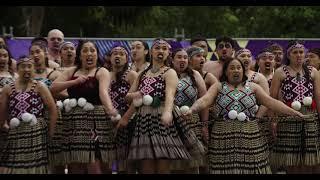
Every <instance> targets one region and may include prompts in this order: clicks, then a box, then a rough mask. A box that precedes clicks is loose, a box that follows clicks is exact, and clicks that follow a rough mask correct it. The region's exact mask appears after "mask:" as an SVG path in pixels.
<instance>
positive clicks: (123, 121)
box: [116, 118, 129, 129]
mask: <svg viewBox="0 0 320 180" xmlns="http://www.w3.org/2000/svg"><path fill="white" fill-rule="evenodd" d="M128 123H129V121H128V119H126V118H121V119H120V121H119V122H118V124H117V126H116V129H119V128H124V127H127V125H128Z"/></svg>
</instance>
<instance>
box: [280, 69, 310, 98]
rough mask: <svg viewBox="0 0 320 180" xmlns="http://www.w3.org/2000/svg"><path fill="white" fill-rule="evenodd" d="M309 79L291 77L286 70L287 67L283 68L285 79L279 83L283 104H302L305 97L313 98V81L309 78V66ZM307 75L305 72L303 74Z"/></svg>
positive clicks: (304, 76)
mask: <svg viewBox="0 0 320 180" xmlns="http://www.w3.org/2000/svg"><path fill="white" fill-rule="evenodd" d="M308 69H309V73H310V78H309V81H307V79H306V75H305V74H304V75H303V76H302V75H301V76H300V78H298V77H297V76H295V77H292V76H291V75H290V73H289V71H288V69H287V66H283V71H284V72H285V74H286V78H285V79H284V80H283V81H282V83H281V94H282V96H283V97H282V99H283V102H284V103H286V104H289V103H292V102H293V101H299V102H302V101H303V98H305V97H308V96H309V97H313V80H312V78H311V70H312V68H311V67H310V66H309V67H308ZM305 73H307V72H305Z"/></svg>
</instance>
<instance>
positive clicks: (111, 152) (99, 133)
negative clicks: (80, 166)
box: [62, 105, 116, 167]
mask: <svg viewBox="0 0 320 180" xmlns="http://www.w3.org/2000/svg"><path fill="white" fill-rule="evenodd" d="M62 120H63V124H64V126H63V132H62V133H63V134H64V137H63V138H62V151H63V156H64V159H65V160H66V163H68V164H69V163H90V162H94V161H95V160H96V159H99V160H101V161H102V162H103V163H105V164H107V165H109V166H110V167H111V164H112V161H113V160H114V157H115V143H114V140H115V133H116V132H115V124H114V123H113V122H111V120H110V118H109V116H107V115H106V113H105V110H104V108H103V106H102V105H94V110H92V111H84V110H83V109H82V108H80V107H78V106H77V107H75V108H73V109H72V110H71V111H70V112H69V113H64V114H63V116H62Z"/></svg>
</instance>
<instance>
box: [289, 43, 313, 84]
mask: <svg viewBox="0 0 320 180" xmlns="http://www.w3.org/2000/svg"><path fill="white" fill-rule="evenodd" d="M296 44H303V42H302V41H298V40H291V41H289V43H288V46H287V49H286V51H285V52H286V53H285V56H284V61H283V62H284V64H285V65H287V66H289V65H290V59H289V57H288V53H287V51H288V49H289V48H290V47H292V46H294V45H296ZM305 52H306V51H305ZM302 69H303V71H304V73H305V75H306V80H307V82H308V83H309V80H310V77H311V73H310V71H309V68H308V65H307V64H306V63H303V64H302Z"/></svg>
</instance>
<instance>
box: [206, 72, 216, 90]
mask: <svg viewBox="0 0 320 180" xmlns="http://www.w3.org/2000/svg"><path fill="white" fill-rule="evenodd" d="M216 82H219V81H218V79H217V78H216V77H215V76H214V75H213V74H211V73H208V74H207V76H206V84H207V85H208V87H210V86H212V85H213V84H214V83H216Z"/></svg>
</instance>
